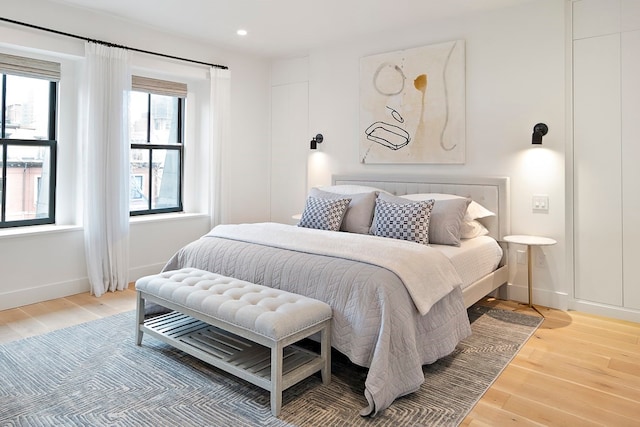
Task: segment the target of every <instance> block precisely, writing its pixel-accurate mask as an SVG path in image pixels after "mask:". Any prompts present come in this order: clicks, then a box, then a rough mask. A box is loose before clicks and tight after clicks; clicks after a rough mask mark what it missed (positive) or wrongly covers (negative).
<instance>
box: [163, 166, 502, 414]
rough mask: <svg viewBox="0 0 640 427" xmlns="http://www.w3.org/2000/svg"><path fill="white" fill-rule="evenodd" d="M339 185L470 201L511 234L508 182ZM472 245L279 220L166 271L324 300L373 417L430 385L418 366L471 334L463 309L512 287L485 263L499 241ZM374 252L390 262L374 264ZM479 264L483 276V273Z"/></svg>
mask: <svg viewBox="0 0 640 427" xmlns="http://www.w3.org/2000/svg"><path fill="white" fill-rule="evenodd" d="M333 184H334V185H340V186H346V185H348V186H358V185H359V186H369V187H375V188H379V189H382V190H385V191H386V192H389V193H393V194H395V195H398V196H400V195H406V194H413V193H449V194H456V195H459V196H464V197H470V198H472V199H473V200H474V201H476V202H478V203H480V204H482V206H484V207H485V208H486V209H489V210H491V211H493V212H494V213H495V214H496V216H495V217H491V218H489V219H487V220H485V222H484V224H485V225H486V228H487V229H488V231H489V235H490V236H491V237H492V238H495V239H499V238H500V237H501V236H503V235H505V234H507V233H508V231H509V212H508V188H509V180H508V179H507V178H481V177H433V176H397V175H395V176H379V175H378V176H365V175H354V176H345V175H340V176H335V177H334V178H333ZM371 194H374V196H373V198H374V199H376V200H377V197H379V196H378V195H377V193H376V192H373V193H368V195H367V197H369V198H371ZM370 201H371V200H369V202H370ZM341 203H342V202H341ZM347 203H350V202H347ZM369 206H371V205H369ZM440 206H444V204H442V205H440ZM464 209H466V205H465V207H464ZM369 212H370V211H369ZM303 218H304V214H303ZM432 218H433V216H432ZM429 227H430V226H429ZM472 240H473V242H472V241H471V240H469V241H466V242H463V243H462V244H461V245H460V247H454V246H449V247H440V246H439V245H422V244H416V243H413V242H407V241H404V240H398V239H390V238H386V237H379V236H372V235H370V234H368V233H367V231H366V227H364V232H362V233H343V232H336V231H325V230H318V229H313V227H311V228H305V227H296V226H292V225H285V224H274V223H262V224H226V225H220V226H217V227H215V228H214V229H213V230H211V232H210V233H208V234H207V235H206V236H203V237H202V238H201V239H198V240H197V241H194V242H192V243H190V244H189V245H186V246H185V247H183V248H182V249H180V250H179V251H178V252H177V253H176V254H175V255H174V256H173V257H172V258H171V259H170V260H169V262H168V263H167V265H166V266H165V270H175V269H179V268H184V267H193V268H198V269H202V270H207V271H212V272H215V273H219V274H222V275H224V276H230V277H236V278H238V279H240V280H246V281H249V282H253V283H257V284H260V285H264V286H270V287H273V288H277V289H283V290H285V291H288V292H293V293H297V294H301V295H305V296H308V297H311V298H316V299H319V300H321V301H324V302H326V303H328V304H329V305H330V306H331V308H332V310H333V319H332V327H331V330H332V338H331V339H332V343H331V344H332V347H334V348H335V349H336V350H338V351H340V352H341V353H343V354H345V355H346V356H347V357H348V358H349V359H350V360H351V361H352V362H353V363H354V364H356V365H359V366H364V367H367V368H368V369H369V370H368V375H367V379H366V382H365V390H364V395H365V397H366V400H367V402H368V406H367V407H366V408H365V409H364V410H363V412H362V413H363V414H367V415H374V414H376V413H377V412H379V411H381V410H384V408H386V407H388V406H389V405H391V404H392V403H393V401H394V400H395V399H396V398H397V397H399V396H402V395H404V394H407V393H411V392H414V391H415V390H417V389H418V388H419V387H420V385H421V384H422V382H424V374H423V371H422V366H423V365H425V364H429V363H433V362H435V361H436V360H437V359H439V358H441V357H444V356H446V355H447V354H450V353H451V352H452V351H453V350H454V349H455V347H456V345H457V344H458V343H459V342H460V341H461V340H462V339H464V338H465V337H467V336H468V335H469V334H470V333H471V328H470V325H469V319H468V317H467V311H466V307H469V306H470V305H472V304H473V303H474V302H476V301H477V300H479V299H480V298H482V297H483V296H485V295H486V294H488V293H490V292H492V291H493V290H495V289H496V288H498V287H499V286H500V285H502V284H504V283H506V281H507V276H508V274H507V267H506V265H500V266H499V268H497V269H495V270H493V271H489V270H492V268H488V269H487V266H486V264H487V261H486V259H487V258H489V259H490V260H489V264H491V263H493V265H495V264H496V263H497V260H496V258H495V256H496V253H497V251H499V248H498V249H496V243H495V241H493V240H492V239H491V238H489V237H483V238H482V239H478V240H476V239H472ZM483 241H485V244H483V243H482V242H483ZM487 242H488V243H487ZM491 242H493V248H492V249H491V248H490V249H489V250H487V249H486V248H487V247H491ZM480 247H482V248H480ZM483 248H484V249H483ZM396 251H397V253H396ZM469 251H481V252H482V253H484V254H485V255H481V256H478V254H477V253H475V254H473V255H472V252H469ZM490 252H493V259H492V260H491V258H492V256H491V255H487V253H490ZM376 254H381V255H382V256H377V258H388V259H382V260H380V259H376ZM416 257H418V258H416ZM420 257H423V258H420ZM447 257H448V258H449V259H450V260H451V262H448V261H447V259H446V258H447ZM416 259H417V260H422V261H418V262H415V261H414V260H416ZM427 259H429V260H433V259H437V260H438V262H434V263H431V262H426V261H425V260H427ZM440 261H444V262H440ZM475 261H480V262H475ZM452 264H453V266H452ZM474 264H475V265H474ZM482 264H484V267H483V268H485V271H482V272H479V270H478V268H479V267H480V266H481V265H482ZM454 266H455V268H458V269H460V271H459V272H456V271H455V268H454ZM485 273H486V274H485ZM452 277H453V280H450V279H451V278H452ZM447 287H448V288H447ZM462 288H464V290H461V289H462ZM416 290H417V292H416ZM436 294H437V295H436Z"/></svg>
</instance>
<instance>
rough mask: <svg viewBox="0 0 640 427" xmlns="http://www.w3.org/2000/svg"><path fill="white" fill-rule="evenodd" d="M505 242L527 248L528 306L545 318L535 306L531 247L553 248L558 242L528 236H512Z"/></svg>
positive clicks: (504, 238)
mask: <svg viewBox="0 0 640 427" xmlns="http://www.w3.org/2000/svg"><path fill="white" fill-rule="evenodd" d="M502 240H504V241H505V242H508V243H516V244H518V245H525V246H526V247H527V287H528V290H529V303H528V304H527V305H528V306H529V307H531V308H533V309H534V310H535V311H537V312H538V314H540V315H541V316H542V317H544V315H543V314H542V313H540V310H538V309H537V308H536V307H535V306H534V305H533V298H532V295H533V274H532V273H533V269H532V268H531V267H532V266H531V247H532V246H551V245H555V244H556V243H558V242H556V241H555V240H554V239H551V238H549V237H542V236H526V235H519V234H518V235H515V234H514V235H511V236H504V237H503V239H502Z"/></svg>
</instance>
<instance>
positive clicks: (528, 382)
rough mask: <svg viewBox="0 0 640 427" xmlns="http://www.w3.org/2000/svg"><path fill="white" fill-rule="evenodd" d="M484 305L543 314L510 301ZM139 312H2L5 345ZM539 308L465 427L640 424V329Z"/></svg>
mask: <svg viewBox="0 0 640 427" xmlns="http://www.w3.org/2000/svg"><path fill="white" fill-rule="evenodd" d="M480 303H481V304H484V305H491V306H496V307H499V308H503V309H507V310H516V309H517V310H519V311H520V312H523V313H527V314H531V315H537V313H535V312H534V311H533V310H530V309H528V308H526V307H525V308H524V309H523V306H522V305H520V304H517V303H514V302H510V301H499V300H493V299H485V300H483V301H481V302H480ZM134 308H135V292H134V291H133V290H131V289H129V290H126V291H124V292H116V293H108V294H106V295H103V296H102V297H101V298H94V297H92V296H90V295H89V294H79V295H74V296H70V297H67V298H61V299H57V300H52V301H47V302H42V303H38V304H32V305H28V306H24V307H20V308H15V309H11V310H5V311H0V343H5V342H9V341H12V340H16V339H20V338H25V337H29V336H33V335H39V334H43V333H46V332H49V331H52V330H54V329H58V328H62V327H66V326H71V325H75V324H79V323H83V322H86V321H89V320H93V319H98V318H101V317H106V316H110V315H113V314H116V313H120V312H123V311H128V310H133V309H134ZM539 308H540V310H541V311H542V313H543V314H544V315H545V320H544V323H543V324H542V325H541V327H540V328H539V329H538V330H537V331H536V333H535V334H534V336H533V337H531V339H529V341H528V342H527V343H526V344H525V346H524V347H523V348H522V349H521V350H520V352H519V353H518V355H517V356H516V357H515V358H514V359H513V361H512V362H511V363H510V364H509V366H508V367H507V368H506V369H505V370H504V372H503V373H502V375H500V377H499V378H498V379H497V380H496V381H495V383H494V384H493V385H492V386H491V388H490V389H489V390H488V391H487V393H486V394H485V395H484V396H483V397H482V399H481V400H480V401H479V402H478V404H477V405H476V406H475V408H474V409H473V410H472V411H471V413H470V414H469V415H468V416H467V417H466V418H465V420H464V421H463V423H462V426H505V425H516V424H517V425H525V426H526V425H538V426H539V425H549V426H596V425H597V426H602V425H608V426H616V427H617V426H638V425H640V324H637V323H632V322H624V321H620V320H613V319H608V318H603V317H598V316H592V315H588V314H584V313H579V312H575V311H571V312H563V311H558V310H550V309H545V308H542V307H539Z"/></svg>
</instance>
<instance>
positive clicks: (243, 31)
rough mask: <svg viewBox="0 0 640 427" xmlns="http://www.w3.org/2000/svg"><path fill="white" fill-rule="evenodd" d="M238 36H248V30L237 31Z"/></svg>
mask: <svg viewBox="0 0 640 427" xmlns="http://www.w3.org/2000/svg"><path fill="white" fill-rule="evenodd" d="M236 34H237V35H239V36H246V35H247V30H243V29H240V30H238V31H236Z"/></svg>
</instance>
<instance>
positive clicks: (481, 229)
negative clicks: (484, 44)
mask: <svg viewBox="0 0 640 427" xmlns="http://www.w3.org/2000/svg"><path fill="white" fill-rule="evenodd" d="M487 234H489V230H487V227H485V226H484V225H482V224H481V223H480V221H478V220H475V219H472V220H471V221H462V224H460V238H461V239H473V238H474V237H478V236H486V235H487Z"/></svg>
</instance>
